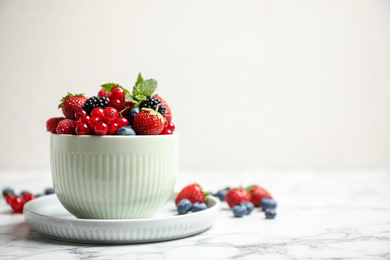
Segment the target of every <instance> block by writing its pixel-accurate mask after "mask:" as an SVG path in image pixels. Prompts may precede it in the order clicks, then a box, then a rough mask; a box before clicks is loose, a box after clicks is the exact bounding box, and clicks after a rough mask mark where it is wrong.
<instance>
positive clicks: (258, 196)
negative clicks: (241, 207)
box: [246, 185, 272, 207]
mask: <svg viewBox="0 0 390 260" xmlns="http://www.w3.org/2000/svg"><path fill="white" fill-rule="evenodd" d="M246 190H247V191H248V192H249V193H250V194H251V197H252V198H251V201H252V203H253V205H255V207H260V204H261V200H262V199H272V196H271V194H270V193H269V192H268V191H267V190H266V189H264V188H262V187H260V186H258V185H252V186H249V187H248V188H247V189H246Z"/></svg>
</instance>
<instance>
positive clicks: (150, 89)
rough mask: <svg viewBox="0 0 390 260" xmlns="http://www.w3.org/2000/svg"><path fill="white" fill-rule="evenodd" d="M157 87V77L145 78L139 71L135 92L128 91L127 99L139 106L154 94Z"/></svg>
mask: <svg viewBox="0 0 390 260" xmlns="http://www.w3.org/2000/svg"><path fill="white" fill-rule="evenodd" d="M156 89H157V81H156V80H155V79H147V80H144V79H143V78H142V76H141V73H139V74H138V78H137V81H136V82H135V85H134V87H133V92H132V93H130V92H127V93H126V94H125V101H127V102H131V103H134V106H136V107H138V106H139V104H140V103H141V102H142V101H144V100H146V98H147V97H149V96H151V95H153V93H154V91H156Z"/></svg>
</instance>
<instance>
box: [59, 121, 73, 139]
mask: <svg viewBox="0 0 390 260" xmlns="http://www.w3.org/2000/svg"><path fill="white" fill-rule="evenodd" d="M73 121H74V120H72V119H64V120H62V121H61V122H59V123H58V126H57V129H56V130H57V134H70V135H72V134H74V126H73Z"/></svg>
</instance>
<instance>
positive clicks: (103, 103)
mask: <svg viewBox="0 0 390 260" xmlns="http://www.w3.org/2000/svg"><path fill="white" fill-rule="evenodd" d="M95 107H101V108H103V109H105V108H106V107H108V102H107V99H106V97H90V98H88V99H87V101H85V103H84V106H83V109H84V110H85V111H87V113H88V115H89V114H91V111H92V110H93V109H94V108H95Z"/></svg>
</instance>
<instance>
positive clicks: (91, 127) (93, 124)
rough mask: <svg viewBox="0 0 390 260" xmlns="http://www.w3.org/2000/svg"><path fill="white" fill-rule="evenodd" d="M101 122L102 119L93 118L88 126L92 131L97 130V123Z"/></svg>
mask: <svg viewBox="0 0 390 260" xmlns="http://www.w3.org/2000/svg"><path fill="white" fill-rule="evenodd" d="M99 121H101V119H100V118H99V117H97V116H91V118H90V119H89V122H88V126H89V128H90V129H91V130H93V129H95V125H96V123H97V122H99Z"/></svg>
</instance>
